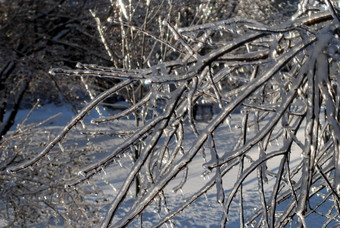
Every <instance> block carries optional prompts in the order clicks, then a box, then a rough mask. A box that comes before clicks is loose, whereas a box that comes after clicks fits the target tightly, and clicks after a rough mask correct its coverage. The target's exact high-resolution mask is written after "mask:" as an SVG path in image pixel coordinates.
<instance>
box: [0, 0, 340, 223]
mask: <svg viewBox="0 0 340 228" xmlns="http://www.w3.org/2000/svg"><path fill="white" fill-rule="evenodd" d="M128 7H132V6H126V5H124V4H123V3H122V2H121V3H120V5H119V7H118V8H117V10H119V12H118V13H119V14H118V15H119V18H111V17H110V18H109V20H111V21H112V22H115V24H116V26H120V28H121V31H124V33H123V32H122V42H123V41H124V42H126V41H127V40H128V39H126V38H123V35H124V34H130V35H131V34H137V33H138V34H142V37H141V38H142V40H144V39H143V37H144V36H145V37H146V36H147V37H148V42H151V40H153V42H154V43H155V45H159V46H160V47H161V46H162V45H163V47H164V50H165V49H167V50H168V51H164V52H161V53H160V56H162V55H163V57H161V58H160V59H158V60H157V58H156V59H155V60H154V61H155V62H157V61H158V63H155V64H153V63H154V61H150V64H149V65H150V66H149V67H147V66H144V65H143V64H139V65H138V61H136V62H135V63H134V64H130V63H131V62H132V61H130V60H129V58H130V57H131V55H132V54H133V53H134V52H132V51H131V50H130V51H126V52H125V50H124V53H125V54H126V55H123V56H127V57H126V58H127V62H126V63H124V64H123V65H119V63H115V58H114V54H112V53H111V54H108V55H109V56H110V57H112V61H113V64H114V67H104V66H99V65H95V64H83V63H79V64H77V69H74V70H67V69H62V68H54V69H51V71H50V73H51V74H52V75H53V76H55V77H56V76H76V77H83V78H87V77H94V78H97V79H99V80H105V79H107V78H108V79H115V80H118V81H119V82H118V83H117V84H115V85H114V86H112V87H111V88H109V89H107V90H106V91H104V92H103V93H101V94H99V95H98V96H96V97H95V98H94V99H93V100H92V101H91V102H89V104H88V105H87V106H85V107H84V108H83V109H82V110H81V111H80V112H79V113H78V114H77V115H76V116H75V117H74V118H73V119H72V120H71V121H70V123H69V124H68V125H66V126H65V128H64V129H63V130H62V131H61V132H60V133H59V134H57V135H56V136H55V137H54V138H53V139H52V140H51V141H50V142H49V144H48V145H46V147H44V149H43V150H42V151H41V152H40V153H37V154H35V155H34V156H31V157H30V159H24V160H23V161H19V162H16V164H9V165H5V166H3V167H4V168H3V172H5V171H7V172H8V173H10V174H12V175H15V174H16V173H20V172H25V170H29V169H28V168H29V167H33V170H34V167H35V166H37V165H39V164H42V163H46V162H47V163H48V159H47V157H48V156H50V155H51V154H53V153H56V154H57V155H58V156H61V154H65V152H64V151H58V152H55V150H54V147H56V146H59V147H60V148H62V140H63V139H64V138H65V136H67V135H68V134H69V132H71V131H72V129H73V128H74V127H75V126H76V125H77V124H78V123H79V122H80V121H81V120H82V119H83V118H84V117H85V116H86V115H87V114H88V113H89V112H90V111H91V110H93V109H94V108H96V107H98V104H99V103H100V102H103V101H104V100H105V99H107V98H108V97H110V96H113V95H115V94H117V93H120V94H122V95H124V96H127V97H128V96H132V97H135V96H136V92H135V91H136V90H134V92H133V93H131V94H130V95H129V93H128V92H129V91H131V89H133V88H139V91H142V92H140V93H139V95H140V96H139V98H138V99H134V100H133V101H134V102H131V105H130V107H128V108H127V109H125V110H123V111H121V112H119V113H117V114H115V115H114V116H109V117H101V118H99V119H93V120H92V123H95V124H104V126H105V127H106V130H105V131H101V132H100V131H98V130H97V131H96V132H90V133H89V134H92V135H93V136H96V137H99V136H98V135H104V136H103V137H108V136H110V137H111V140H112V142H117V143H114V145H115V147H114V148H112V151H110V153H107V154H105V156H104V157H102V158H101V159H97V160H95V161H94V162H90V163H88V165H84V166H81V165H79V166H78V169H79V170H78V169H75V170H73V171H72V172H70V173H69V176H68V178H67V180H66V181H65V186H66V189H72V188H75V189H77V188H78V186H83V184H84V182H86V181H88V180H90V178H93V176H95V175H100V174H98V173H100V172H105V170H109V169H110V168H112V169H113V170H116V169H119V167H120V166H119V164H121V163H124V162H125V160H124V156H126V157H133V156H134V154H135V151H136V150H138V156H134V157H133V159H132V165H130V166H128V173H127V175H126V176H125V177H124V181H123V183H122V185H120V186H119V187H117V193H116V194H115V197H114V200H113V201H112V202H110V206H109V208H108V209H107V212H106V216H105V218H104V219H103V221H101V222H102V225H101V226H102V227H109V226H112V227H124V226H127V225H129V224H131V223H137V222H138V220H139V222H140V223H143V214H144V213H146V212H147V211H148V210H150V208H152V207H156V208H158V209H157V213H159V216H160V217H159V219H158V220H157V219H155V220H153V223H154V224H152V225H153V226H156V227H159V226H162V225H163V224H170V225H175V222H174V221H175V217H176V216H177V215H179V214H180V213H181V212H182V211H183V210H185V208H187V207H190V205H192V204H193V203H194V202H195V201H196V200H198V199H199V198H200V197H204V195H205V194H206V193H207V192H211V193H213V194H214V195H215V196H216V203H217V204H219V205H220V206H221V208H222V209H223V216H222V218H220V225H221V227H224V226H225V225H226V224H228V221H229V220H228V215H229V212H230V209H231V204H232V203H233V202H238V205H239V206H238V212H239V216H240V219H239V222H240V225H241V226H242V227H243V226H246V225H254V226H256V227H259V226H265V227H281V226H285V225H287V224H297V225H298V226H303V227H306V226H307V225H306V221H307V220H308V218H309V217H311V216H312V215H313V214H316V215H317V216H320V217H322V218H323V219H324V220H323V221H324V225H325V226H327V225H336V224H339V210H340V209H339V194H340V187H339V186H340V185H339V184H340V183H339V181H340V179H339V172H340V166H339V156H340V155H339V150H340V149H339V140H340V138H339V137H340V131H339V130H340V128H339V91H338V90H339V85H338V83H339V79H338V77H339V62H338V60H339V45H340V43H339V26H340V22H339V10H338V8H337V7H336V5H334V2H332V1H331V0H326V1H325V3H321V2H314V1H313V2H310V1H308V0H304V1H301V2H300V4H299V7H298V11H297V12H296V13H295V14H294V15H293V16H292V18H291V19H290V20H287V21H286V22H284V23H278V24H273V25H268V24H264V23H261V22H259V21H257V20H253V19H245V18H237V17H236V18H229V19H226V20H219V21H214V22H209V23H201V24H196V25H189V26H186V27H177V26H175V24H174V23H173V22H172V21H171V20H167V18H164V20H162V21H161V23H160V24H161V26H162V29H167V31H168V33H167V36H166V37H167V38H166V39H165V38H158V37H159V36H155V35H152V34H151V33H148V32H147V28H146V27H144V28H143V27H137V26H135V25H133V24H131V23H132V21H131V17H130V22H129V23H125V20H128V18H129V15H130V14H129V13H128V12H130V13H131V12H132V11H131V9H132V8H133V7H132V8H130V11H128ZM92 16H93V17H94V18H95V20H96V21H97V24H98V27H99V28H98V31H101V30H100V29H101V26H102V25H101V23H100V20H99V18H98V17H96V14H95V12H94V11H92ZM124 18H125V19H124ZM144 25H145V24H144ZM123 27H124V28H125V27H126V28H128V29H129V30H128V31H129V32H130V33H126V30H124V29H123ZM99 33H100V36H102V43H103V45H104V46H105V48H106V49H107V52H108V53H110V50H109V46H108V45H107V42H106V40H105V37H104V36H103V34H104V33H101V32H99ZM161 35H162V34H161ZM131 36H132V35H131ZM136 37H137V36H136ZM149 38H150V39H149ZM144 42H147V41H144ZM121 45H122V47H123V49H124V48H130V47H129V46H126V45H125V44H124V45H123V44H121ZM142 47H144V46H142ZM123 49H122V53H123ZM160 50H162V49H161V48H160ZM144 51H145V50H144ZM145 52H146V53H154V52H153V49H151V50H149V51H145ZM164 53H165V54H164ZM129 56H130V57H129ZM143 56H146V55H142V57H143ZM150 58H151V57H150ZM139 60H140V61H143V60H144V59H143V58H141V59H139ZM202 102H203V103H204V102H212V103H214V104H216V108H215V115H214V118H212V119H211V120H209V121H207V123H205V124H200V123H198V122H197V121H196V120H195V119H194V118H193V109H194V107H195V105H196V104H197V103H202ZM239 110H240V115H241V116H242V119H241V120H240V119H237V116H239V114H237V115H235V114H236V113H237V112H239ZM133 114H134V116H135V119H136V120H137V119H138V118H141V119H143V122H141V123H140V124H137V125H136V127H135V128H134V129H129V131H124V130H119V131H114V130H110V129H114V126H115V124H116V123H119V122H121V121H124V120H125V118H126V117H131V116H132V115H133ZM228 126H238V128H237V129H236V130H235V131H234V134H236V135H237V137H234V138H230V139H228V142H227V144H228V145H226V144H223V143H222V144H219V143H217V142H221V140H219V139H220V138H221V137H222V138H223V137H224V135H226V132H227V131H228ZM73 134H74V132H73ZM119 137H123V138H124V140H120V139H119ZM274 143H277V145H273V144H274ZM202 158H203V159H202ZM200 159H202V160H201V164H202V172H203V174H204V175H209V174H210V175H212V176H213V177H212V178H211V179H209V180H207V181H205V182H204V183H202V184H201V186H200V187H199V188H198V189H196V192H194V193H192V194H191V195H190V196H186V197H187V198H186V200H185V201H184V202H180V205H177V206H176V207H175V206H173V205H171V201H169V200H168V196H169V191H171V190H173V191H175V192H176V191H178V190H180V189H182V188H185V186H186V183H187V177H188V173H190V172H192V170H191V169H192V166H191V165H192V163H194V162H197V161H200ZM294 159H295V161H294ZM294 162H295V164H294V165H293V163H294ZM271 163H275V164H277V163H279V166H278V167H271ZM50 164H53V162H50ZM235 169H236V170H238V176H237V178H236V179H235V178H234V179H233V177H232V176H231V173H232V170H235ZM195 171H197V170H195ZM1 175H5V174H3V173H1ZM251 176H253V177H254V176H255V177H256V180H257V182H258V185H257V186H258V189H257V195H258V196H259V198H260V205H258V207H257V208H256V210H249V208H248V207H247V206H246V204H247V202H246V200H245V198H244V197H243V196H244V195H245V194H247V191H246V190H245V189H244V187H245V186H246V183H245V182H246V180H247V178H248V177H251ZM55 178H57V177H55ZM136 178H141V180H140V182H139V183H138V184H139V185H140V186H139V190H138V191H139V193H138V195H137V196H134V197H128V194H129V191H131V190H132V189H133V188H135V187H136V184H134V180H136ZM178 180H180V181H179V182H178ZM230 180H234V183H233V187H232V188H231V189H225V186H226V182H227V181H228V182H230ZM320 196H321V197H320ZM121 209H125V210H123V211H125V213H122V212H121ZM70 221H74V220H73V219H72V218H71V219H70Z"/></svg>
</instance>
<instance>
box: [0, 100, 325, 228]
mask: <svg viewBox="0 0 340 228" xmlns="http://www.w3.org/2000/svg"><path fill="white" fill-rule="evenodd" d="M102 111H103V112H104V114H105V115H107V113H106V111H105V110H102ZM28 113H29V110H21V111H20V112H19V113H18V115H17V118H16V123H17V124H19V123H21V122H22V121H23V120H24V119H25V118H26V116H27V114H28ZM57 113H60V115H59V116H58V117H56V118H55V119H53V120H52V121H50V122H48V123H47V124H45V125H44V126H42V127H45V128H46V129H47V130H48V129H50V128H51V127H53V129H54V130H55V127H57V128H59V129H60V130H61V129H62V127H63V126H64V125H65V124H66V123H67V122H68V121H70V120H71V118H72V117H73V116H74V113H73V112H72V109H71V107H69V106H67V105H65V106H55V105H52V104H50V105H45V106H43V107H40V108H38V109H36V110H34V111H33V113H32V115H31V116H30V118H29V119H28V121H27V122H26V123H38V122H41V121H43V120H45V119H47V118H48V117H51V116H53V115H55V114H57ZM238 115H239V116H238ZM238 115H237V114H235V115H234V117H233V120H234V122H231V125H230V126H225V127H222V128H220V129H219V130H218V131H217V132H216V133H215V139H216V144H217V147H218V148H217V149H218V150H228V149H229V147H230V142H233V141H235V140H237V137H238V133H239V131H240V129H239V128H238V125H237V124H238V123H239V121H240V118H241V116H240V114H238ZM97 116H98V114H97V113H96V112H95V111H93V112H92V113H91V114H90V115H89V116H88V117H86V118H85V124H86V126H87V129H89V130H92V131H96V130H101V129H102V128H101V126H100V125H99V126H97V125H92V124H89V120H90V119H91V118H93V117H97ZM133 124H134V121H133V120H125V121H124V122H120V121H117V122H116V128H117V129H126V128H129V127H131V126H133ZM205 125H206V123H204V122H200V123H199V128H201V129H204V127H205ZM111 127H112V126H111ZM300 134H303V133H302V132H301V133H300ZM91 140H92V141H91V143H95V144H98V146H100V147H101V149H102V151H103V153H102V155H103V154H105V153H110V151H111V150H112V148H113V147H114V146H115V145H114V144H112V143H113V142H112V140H109V139H108V140H100V141H97V142H96V141H95V140H94V141H93V139H91ZM193 140H194V135H186V136H185V143H184V144H185V145H184V147H191V146H192V143H193ZM271 146H272V147H273V149H275V148H278V147H279V146H280V142H277V144H276V145H271ZM256 154H257V153H255V152H254V156H255V157H253V159H256V156H257V155H256ZM300 161H301V157H300V153H295V154H292V156H291V163H290V165H291V168H294V167H295V166H296V165H297V164H298V163H299V162H300ZM279 162H280V157H278V158H277V159H271V160H270V163H268V164H267V166H268V168H269V170H271V171H276V170H277V168H278V167H279ZM203 163H204V161H203V157H202V156H201V155H199V156H196V158H195V160H193V161H192V162H191V163H190V166H189V173H188V178H187V182H186V184H185V185H184V186H183V187H182V188H181V189H180V190H179V191H177V192H176V193H175V192H173V188H174V187H175V186H176V184H177V183H178V182H179V181H180V180H181V178H182V176H181V173H180V175H178V177H177V179H178V181H176V180H175V181H173V182H171V183H170V185H169V186H167V187H166V188H165V196H166V198H167V201H168V203H169V204H168V205H169V209H170V210H172V209H174V208H176V207H177V206H179V205H180V204H181V203H182V202H185V201H187V200H188V199H189V197H190V196H191V195H192V194H193V193H195V192H197V191H198V190H199V189H200V188H202V186H204V185H205V184H206V183H208V182H209V180H210V179H211V177H212V176H213V175H214V174H213V173H212V174H209V175H202V174H203V173H204V172H206V170H204V168H203V167H202V164H203ZM132 165H133V163H132V162H131V160H130V159H129V158H128V157H127V158H126V159H121V160H120V161H119V162H117V163H114V164H113V165H112V166H110V167H108V168H106V169H105V172H101V173H99V174H97V175H96V176H95V177H94V179H93V180H95V182H96V184H97V186H99V187H100V188H101V190H102V191H103V193H104V194H105V195H106V196H107V197H108V199H109V200H113V199H114V197H115V196H116V195H117V189H119V188H120V186H122V184H123V182H124V179H125V177H126V176H127V174H128V172H129V169H130V168H131V166H132ZM245 168H246V167H245ZM238 172H239V170H237V169H236V168H234V169H232V170H231V171H229V172H228V173H227V174H226V175H225V176H224V177H223V187H224V190H225V193H226V195H228V193H229V192H230V191H231V189H232V187H233V186H234V184H235V182H236V181H237V176H238ZM274 181H275V179H274V178H273V177H271V178H269V180H268V183H267V184H265V185H264V189H265V191H266V192H268V193H270V192H271V191H272V189H273V185H274V183H275V182H274ZM257 189H258V178H257V176H256V172H255V174H251V175H250V176H248V177H247V179H246V181H245V182H244V185H243V200H244V208H247V211H249V214H250V213H251V212H253V211H254V210H256V209H257V207H258V205H260V204H261V200H260V196H259V193H258V190H257ZM129 194H130V195H129V196H128V198H130V199H131V200H129V199H128V200H126V201H125V204H126V209H128V208H129V207H130V206H131V203H132V201H133V198H134V193H133V192H130V193H129ZM238 202H239V195H238V194H237V196H236V198H235V200H234V201H233V203H232V206H231V210H230V211H229V217H228V218H229V222H228V223H227V227H239V226H240V225H239V204H238ZM152 208H157V207H156V206H154V207H153V206H152V205H151V206H150V207H148V209H147V210H146V211H145V212H144V213H143V218H142V219H143V227H152V225H154V224H155V223H157V221H158V220H159V214H158V213H156V212H154V211H153V210H152ZM247 211H246V214H245V216H246V217H247ZM124 213H126V211H124V207H123V209H121V211H118V215H119V214H122V215H123V214H124ZM160 214H162V212H161V213H160ZM163 214H164V212H163ZM222 214H223V208H222V207H221V206H220V205H219V204H218V203H217V199H216V187H212V188H211V189H210V190H209V191H208V192H207V193H206V194H204V195H203V196H202V197H200V198H199V199H198V200H196V201H195V202H194V203H193V204H191V205H190V206H189V207H188V208H186V209H184V211H183V212H181V213H180V214H179V215H178V216H176V217H175V218H174V219H173V222H174V223H175V224H176V227H219V222H220V219H221V216H222ZM103 216H104V214H103ZM307 221H309V223H308V227H321V224H322V222H323V221H321V220H313V217H311V218H310V219H308V220H307ZM137 222H138V221H137V220H136V222H135V223H132V225H131V227H134V226H137V224H136V223H137ZM4 224H5V223H3V224H1V223H0V226H1V225H4Z"/></svg>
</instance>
